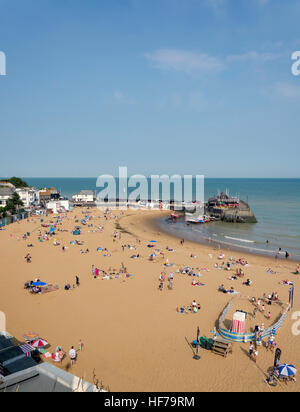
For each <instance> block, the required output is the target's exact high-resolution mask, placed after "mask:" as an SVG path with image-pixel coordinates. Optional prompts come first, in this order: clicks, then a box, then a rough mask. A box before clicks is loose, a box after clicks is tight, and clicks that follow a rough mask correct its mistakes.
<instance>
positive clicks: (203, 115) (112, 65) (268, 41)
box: [0, 0, 300, 177]
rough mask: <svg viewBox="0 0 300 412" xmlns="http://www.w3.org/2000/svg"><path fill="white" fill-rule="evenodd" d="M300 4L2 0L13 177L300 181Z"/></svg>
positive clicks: (0, 34) (1, 82) (7, 165)
mask: <svg viewBox="0 0 300 412" xmlns="http://www.w3.org/2000/svg"><path fill="white" fill-rule="evenodd" d="M299 16H300V2H299V1H298V0H284V1H282V0H184V1H182V0H85V1H83V0H0V51H3V52H4V53H5V54H6V59H7V68H6V71H7V75H6V76H0V140H1V161H0V175H2V176H11V175H19V176H28V177H29V176H31V177H39V176H43V177H44V176H52V177H57V176H64V177H68V176H70V177H76V176H82V177H86V176H90V177H95V176H98V175H100V174H104V173H111V174H116V173H117V171H118V167H119V166H127V167H128V172H129V174H133V173H143V174H146V175H148V174H151V173H167V174H173V173H179V174H183V173H186V174H188V173H190V174H204V175H206V176H208V177H300V166H299V153H300V139H299V126H300V116H299V111H300V110H299V107H300V76H298V77H296V76H293V75H292V73H291V66H292V60H291V55H292V53H293V52H294V51H295V50H300V30H299Z"/></svg>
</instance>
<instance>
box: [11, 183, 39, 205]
mask: <svg viewBox="0 0 300 412" xmlns="http://www.w3.org/2000/svg"><path fill="white" fill-rule="evenodd" d="M16 192H17V193H18V195H19V196H20V198H21V200H22V202H23V203H24V207H30V206H32V205H34V204H35V203H38V202H39V195H38V193H39V192H38V191H37V190H35V189H34V188H31V187H24V188H21V189H16Z"/></svg>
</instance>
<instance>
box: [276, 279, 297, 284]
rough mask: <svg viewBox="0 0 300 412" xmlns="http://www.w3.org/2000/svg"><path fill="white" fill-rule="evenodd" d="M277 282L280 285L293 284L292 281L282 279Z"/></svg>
mask: <svg viewBox="0 0 300 412" xmlns="http://www.w3.org/2000/svg"><path fill="white" fill-rule="evenodd" d="M279 284H281V285H293V284H294V283H293V282H291V281H290V280H287V279H286V280H282V281H281V282H279Z"/></svg>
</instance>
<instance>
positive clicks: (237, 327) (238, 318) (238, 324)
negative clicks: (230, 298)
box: [232, 311, 246, 333]
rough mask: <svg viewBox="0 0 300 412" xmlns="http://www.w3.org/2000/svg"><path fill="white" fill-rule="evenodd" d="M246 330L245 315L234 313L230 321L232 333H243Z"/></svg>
mask: <svg viewBox="0 0 300 412" xmlns="http://www.w3.org/2000/svg"><path fill="white" fill-rule="evenodd" d="M245 330H246V314H245V313H244V312H239V311H237V312H235V313H234V315H233V321H232V332H234V333H245Z"/></svg>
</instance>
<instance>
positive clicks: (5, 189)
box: [0, 186, 15, 207]
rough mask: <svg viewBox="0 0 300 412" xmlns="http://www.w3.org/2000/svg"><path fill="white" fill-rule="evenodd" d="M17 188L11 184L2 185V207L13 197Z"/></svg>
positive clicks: (0, 194)
mask: <svg viewBox="0 0 300 412" xmlns="http://www.w3.org/2000/svg"><path fill="white" fill-rule="evenodd" d="M14 192H15V190H14V189H13V188H12V187H9V186H0V207H5V206H6V204H7V201H8V199H10V198H11V197H12V195H13V194H14Z"/></svg>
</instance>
